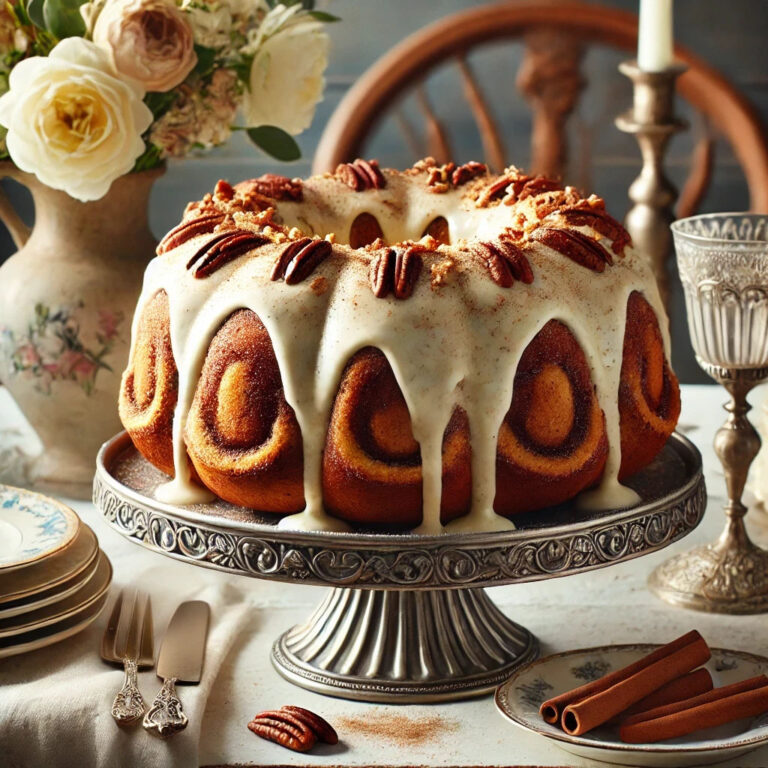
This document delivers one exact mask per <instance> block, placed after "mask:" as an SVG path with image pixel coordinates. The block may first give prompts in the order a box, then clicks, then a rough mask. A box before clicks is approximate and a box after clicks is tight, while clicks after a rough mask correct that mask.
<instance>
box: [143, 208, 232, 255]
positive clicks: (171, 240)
mask: <svg viewBox="0 0 768 768" xmlns="http://www.w3.org/2000/svg"><path fill="white" fill-rule="evenodd" d="M224 219H225V214H223V213H204V214H203V215H202V216H195V217H193V218H191V219H185V220H183V221H182V222H181V223H180V224H177V225H176V226H175V227H174V228H173V229H172V230H171V231H170V232H169V233H168V234H167V235H166V236H165V237H164V238H163V239H162V240H161V241H160V242H159V243H158V246H157V254H158V256H159V255H161V254H163V253H167V252H168V251H172V250H173V249H174V248H178V247H179V246H180V245H183V244H184V243H186V242H187V241H189V240H191V239H192V238H193V237H198V236H199V235H207V234H209V233H211V232H213V230H214V229H215V228H216V227H217V226H218V225H219V224H221V223H222V222H223V221H224Z"/></svg>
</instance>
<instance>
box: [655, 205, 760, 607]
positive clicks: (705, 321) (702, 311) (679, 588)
mask: <svg viewBox="0 0 768 768" xmlns="http://www.w3.org/2000/svg"><path fill="white" fill-rule="evenodd" d="M672 234H673V237H674V242H675V250H676V252H677V266H678V270H679V272H680V279H681V281H682V284H683V290H684V293H685V304H686V311H687V315H688V330H689V333H690V336H691V341H692V342H693V348H694V351H695V352H696V360H697V361H698V363H699V365H700V366H701V367H702V368H703V369H704V370H705V371H706V372H707V373H708V374H709V375H710V376H711V377H712V378H713V379H715V381H717V382H718V383H719V384H722V385H723V386H724V387H725V388H726V390H728V393H729V394H730V396H731V399H730V401H729V402H728V403H726V404H725V406H724V408H725V410H726V411H728V418H727V419H726V422H725V424H724V425H723V426H722V427H720V429H719V430H718V431H717V433H716V435H715V451H716V452H717V455H718V457H719V459H720V461H721V462H722V465H723V469H724V471H725V483H726V489H727V492H728V501H727V503H726V505H725V514H726V518H727V520H726V525H725V529H724V531H723V533H722V534H721V535H720V538H719V539H718V540H717V541H716V542H714V543H713V544H707V545H705V546H702V547H697V548H696V549H693V550H691V551H690V552H685V553H683V554H681V555H677V556H675V557H673V558H671V559H670V560H667V561H666V562H665V563H663V564H662V565H660V566H659V567H658V568H657V569H656V570H655V571H653V573H652V574H651V576H650V578H649V581H648V584H649V587H650V589H651V590H652V591H653V592H655V593H656V594H657V595H659V596H660V597H661V598H662V599H664V600H666V601H668V602H670V603H674V604H677V605H682V606H685V607H688V608H696V609H699V610H706V611H713V612H717V613H760V612H763V611H768V552H766V551H765V550H762V549H760V548H759V547H757V546H755V544H753V543H752V542H751V541H750V539H749V536H748V535H747V532H746V529H745V527H744V515H745V514H746V513H747V508H746V506H745V505H744V504H743V503H742V500H741V497H742V494H743V491H744V485H745V483H746V480H747V473H748V471H749V467H750V464H751V463H752V460H753V459H754V458H755V456H756V455H757V452H758V450H759V449H760V438H759V436H758V434H757V431H756V430H755V428H754V427H753V426H752V424H751V423H750V421H749V419H748V418H747V413H748V412H749V410H750V408H751V406H750V405H749V404H748V403H747V399H746V398H747V394H748V393H749V391H750V390H751V389H752V388H753V387H754V386H756V385H757V384H760V383H762V382H763V381H765V380H766V379H768V216H762V215H757V214H747V213H743V214H742V213H731V214H706V215H702V216H693V217H691V218H688V219H682V220H680V221H677V222H675V223H674V224H672Z"/></svg>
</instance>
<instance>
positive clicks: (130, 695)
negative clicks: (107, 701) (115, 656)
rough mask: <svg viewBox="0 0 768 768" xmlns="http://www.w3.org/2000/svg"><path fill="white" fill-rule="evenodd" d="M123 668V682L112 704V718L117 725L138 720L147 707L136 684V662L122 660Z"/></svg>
mask: <svg viewBox="0 0 768 768" xmlns="http://www.w3.org/2000/svg"><path fill="white" fill-rule="evenodd" d="M123 667H124V669H125V680H124V682H123V687H122V688H121V689H120V691H119V692H118V694H117V696H115V700H114V701H113V702H112V717H114V718H115V720H117V722H118V723H122V724H126V723H132V722H134V721H135V720H138V719H139V718H140V717H141V716H142V715H143V714H144V712H145V710H146V708H147V705H146V704H145V703H144V699H143V698H142V697H141V691H140V690H139V686H138V684H137V683H136V662H135V661H134V660H133V659H124V660H123Z"/></svg>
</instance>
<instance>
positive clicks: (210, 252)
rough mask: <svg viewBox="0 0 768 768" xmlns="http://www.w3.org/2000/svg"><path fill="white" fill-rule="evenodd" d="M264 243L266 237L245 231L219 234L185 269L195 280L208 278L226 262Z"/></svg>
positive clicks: (239, 230) (200, 250)
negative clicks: (189, 271)
mask: <svg viewBox="0 0 768 768" xmlns="http://www.w3.org/2000/svg"><path fill="white" fill-rule="evenodd" d="M266 242H269V241H268V239H267V238H266V237H262V236H261V235H257V234H256V233H255V232H251V231H249V230H247V229H235V230H231V229H230V230H227V231H225V232H221V233H219V235H217V236H216V237H214V238H213V240H209V241H208V242H207V243H206V244H205V247H203V248H200V249H199V250H198V251H197V252H196V253H195V255H194V256H193V257H192V258H191V259H190V260H189V262H187V269H191V270H193V274H194V276H195V277H197V278H204V277H208V276H209V275H212V274H213V273H214V272H215V271H216V270H217V269H220V268H221V267H223V266H224V265H225V264H227V263H228V262H230V261H232V260H233V259H236V258H237V257H238V256H242V255H243V254H244V253H247V252H248V251H251V250H253V249H254V248H257V247H258V246H260V245H264V243H266Z"/></svg>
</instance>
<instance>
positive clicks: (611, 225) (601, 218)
mask: <svg viewBox="0 0 768 768" xmlns="http://www.w3.org/2000/svg"><path fill="white" fill-rule="evenodd" d="M555 216H560V217H561V218H562V219H563V220H564V222H565V223H566V224H571V225H573V226H576V227H582V226H587V227H592V229H594V230H595V231H596V232H599V233H600V234H601V235H603V237H607V238H609V239H610V240H611V241H612V242H611V250H612V251H613V252H614V253H615V254H616V255H617V256H623V255H624V249H625V248H626V247H627V246H628V245H632V238H631V237H630V235H629V232H627V230H626V229H624V227H622V226H621V224H619V222H618V221H616V219H614V218H613V217H612V216H610V215H609V214H608V213H607V212H606V211H605V210H604V209H600V208H597V207H594V206H592V207H586V208H585V207H579V206H573V207H567V208H561V209H559V210H557V211H555V212H554V213H552V214H550V217H555ZM545 224H546V222H545Z"/></svg>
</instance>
